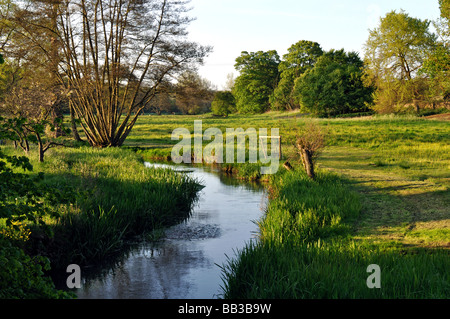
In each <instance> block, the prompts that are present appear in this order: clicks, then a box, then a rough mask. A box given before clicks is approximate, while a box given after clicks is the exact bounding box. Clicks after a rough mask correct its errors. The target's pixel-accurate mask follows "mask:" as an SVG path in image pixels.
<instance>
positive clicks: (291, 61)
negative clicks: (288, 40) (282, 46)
mask: <svg viewBox="0 0 450 319" xmlns="http://www.w3.org/2000/svg"><path fill="white" fill-rule="evenodd" d="M322 54H323V51H322V48H321V47H320V45H319V44H318V43H316V42H312V41H305V40H303V41H299V42H297V43H296V44H293V45H292V46H291V47H290V48H289V49H288V53H287V54H285V55H284V56H283V61H281V63H280V65H279V68H278V69H279V73H280V82H279V83H278V86H277V87H276V88H275V90H274V92H273V95H272V96H271V108H272V109H273V110H284V109H287V110H292V109H295V108H298V105H297V103H296V101H295V98H294V94H293V88H294V83H295V80H296V79H297V78H299V77H300V76H301V75H302V74H304V73H305V72H306V71H307V70H309V69H311V68H312V67H314V64H315V63H316V61H317V59H318V58H319V57H320V56H321V55H322Z"/></svg>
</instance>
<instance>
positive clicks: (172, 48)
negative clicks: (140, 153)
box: [14, 0, 211, 147]
mask: <svg viewBox="0 0 450 319" xmlns="http://www.w3.org/2000/svg"><path fill="white" fill-rule="evenodd" d="M45 2H46V3H36V5H35V6H34V7H25V8H21V10H17V14H16V17H17V19H16V21H18V22H19V24H18V26H19V28H18V29H17V30H16V31H15V32H14V34H15V36H16V37H17V38H24V39H26V41H27V42H28V43H30V46H29V47H32V48H37V49H38V50H37V51H39V56H40V58H41V60H42V61H43V62H44V63H45V64H48V65H52V64H54V63H55V52H54V50H53V47H52V45H51V43H49V41H48V37H44V36H41V35H43V34H51V35H52V36H53V38H54V39H55V41H56V42H57V43H58V47H59V48H60V52H59V54H60V55H59V59H58V61H57V67H55V68H53V70H54V73H56V74H55V76H56V77H57V79H58V81H59V83H60V84H61V85H62V86H63V87H64V88H65V89H66V90H67V92H68V96H70V102H71V106H72V107H73V111H74V113H75V114H76V116H77V117H78V118H79V119H80V120H81V126H82V128H83V130H84V133H85V135H86V137H87V139H88V141H89V143H90V144H91V145H93V146H98V147H107V146H121V145H122V144H123V142H124V141H125V139H126V137H127V136H128V134H129V133H130V131H131V129H132V128H133V126H134V124H135V123H136V120H137V118H138V116H139V114H140V113H141V111H142V110H143V109H144V108H145V107H146V106H147V105H148V104H149V103H150V102H151V101H152V99H153V98H154V97H155V96H156V94H157V93H158V88H159V86H160V85H161V84H162V83H164V82H165V81H167V80H168V79H169V78H170V77H173V76H176V75H177V74H179V73H181V72H182V71H184V70H186V69H191V68H193V67H194V66H195V65H196V64H198V63H201V62H202V61H203V58H204V57H205V56H206V55H207V54H208V53H209V52H210V51H211V48H210V47H204V46H200V45H198V44H196V43H192V42H189V41H187V40H186V35H187V32H186V26H187V25H188V24H189V23H190V22H191V21H192V19H190V18H189V17H187V16H186V13H187V12H188V8H187V7H186V5H187V4H188V2H189V1H183V0H148V1H142V0H61V1H50V0H49V1H45ZM47 2H48V3H47ZM55 2H56V3H57V5H55V6H51V8H52V9H56V11H55V12H54V13H56V17H57V19H56V21H57V24H56V28H50V27H49V25H48V24H47V23H41V21H45V19H44V18H46V17H48V14H47V13H46V10H44V9H43V6H48V5H51V4H54V3H55ZM39 5H40V6H39ZM31 9H33V10H31ZM23 12H26V13H27V14H23ZM21 14H22V16H23V17H24V18H20V17H21ZM25 17H26V18H25ZM44 41H45V42H44ZM37 51H35V52H37Z"/></svg>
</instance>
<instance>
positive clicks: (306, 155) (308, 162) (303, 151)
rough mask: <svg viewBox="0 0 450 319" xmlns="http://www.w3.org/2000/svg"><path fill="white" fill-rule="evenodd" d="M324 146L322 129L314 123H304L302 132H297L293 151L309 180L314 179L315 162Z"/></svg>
mask: <svg viewBox="0 0 450 319" xmlns="http://www.w3.org/2000/svg"><path fill="white" fill-rule="evenodd" d="M324 146H325V133H324V131H323V129H322V128H321V127H320V126H319V125H318V124H316V123H314V122H309V123H306V125H305V127H304V128H303V130H299V132H298V134H297V136H296V140H295V143H294V147H295V150H296V152H297V154H298V155H300V158H301V160H302V163H303V167H304V168H305V171H306V174H307V175H308V177H309V178H311V179H315V178H316V173H315V170H314V164H315V161H316V159H317V157H318V155H319V153H320V151H321V150H322V149H323V148H324Z"/></svg>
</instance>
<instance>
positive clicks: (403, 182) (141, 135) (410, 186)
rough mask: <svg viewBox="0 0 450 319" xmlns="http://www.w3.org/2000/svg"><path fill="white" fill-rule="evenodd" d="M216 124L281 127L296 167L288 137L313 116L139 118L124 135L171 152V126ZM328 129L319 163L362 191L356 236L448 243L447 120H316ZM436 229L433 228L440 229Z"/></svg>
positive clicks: (152, 149) (159, 152)
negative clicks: (361, 208)
mask: <svg viewBox="0 0 450 319" xmlns="http://www.w3.org/2000/svg"><path fill="white" fill-rule="evenodd" d="M199 119H201V120H202V121H203V130H205V129H206V128H208V127H217V128H219V129H221V130H222V131H223V132H225V131H226V128H228V127H230V128H236V127H242V128H244V129H247V128H249V127H254V128H257V129H258V128H269V129H270V128H279V129H280V135H281V136H282V147H283V156H284V160H288V161H290V163H291V164H292V165H293V166H294V167H295V166H297V167H298V168H299V170H301V168H300V163H299V161H298V158H297V157H296V156H295V152H294V148H293V146H292V141H293V139H294V138H295V134H296V132H297V128H298V127H301V126H302V125H304V124H305V122H307V121H310V119H307V118H304V117H302V116H301V114H299V113H282V112H280V113H276V112H272V113H267V114H263V115H254V116H243V115H233V116H231V117H230V118H226V119H222V118H215V117H211V116H208V115H205V116H144V117H141V118H140V120H139V121H138V123H137V124H136V126H135V129H134V131H133V133H132V134H131V135H130V137H129V138H128V140H127V141H126V145H127V146H138V147H142V148H148V150H146V151H143V152H142V153H143V154H144V156H145V155H146V156H149V157H152V156H154V157H158V156H160V157H164V156H163V155H169V154H170V150H171V145H173V144H175V143H177V141H171V140H170V137H171V133H172V131H173V129H174V128H177V127H186V128H188V129H189V130H190V131H191V132H192V131H193V123H194V120H199ZM314 121H317V122H318V123H319V124H320V125H321V126H323V127H324V128H325V130H326V132H327V138H326V140H327V146H326V148H325V149H324V151H323V152H322V154H321V155H320V157H319V158H318V160H317V167H318V168H319V169H321V170H323V171H327V172H334V173H336V174H338V175H339V176H341V177H344V178H346V179H348V181H349V183H350V184H351V185H352V187H353V188H354V189H355V190H356V191H357V192H358V193H359V194H361V201H362V203H363V207H364V208H363V212H364V214H363V217H362V219H361V220H360V221H359V222H358V223H357V229H358V235H359V236H361V237H364V238H367V239H373V240H383V241H384V240H386V241H389V240H395V241H399V242H401V243H403V244H412V245H419V246H437V247H448V246H449V245H450V240H449V238H450V236H449V235H450V234H449V232H448V231H449V228H450V211H449V210H448V207H449V206H450V205H449V200H450V199H449V191H448V189H449V186H450V144H449V143H448V141H449V140H450V123H449V122H448V121H439V120H428V119H424V118H417V117H413V116H406V117H405V116H403V117H399V116H374V117H361V118H354V119H315V120H314ZM436 229H437V230H439V231H437V230H436Z"/></svg>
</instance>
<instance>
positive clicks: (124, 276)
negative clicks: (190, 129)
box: [76, 163, 266, 299]
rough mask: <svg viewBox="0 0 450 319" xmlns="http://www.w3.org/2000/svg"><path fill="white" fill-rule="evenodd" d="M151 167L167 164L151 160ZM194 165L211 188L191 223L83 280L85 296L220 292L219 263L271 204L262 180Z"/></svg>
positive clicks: (191, 170)
mask: <svg viewBox="0 0 450 319" xmlns="http://www.w3.org/2000/svg"><path fill="white" fill-rule="evenodd" d="M146 165H147V166H167V165H161V164H150V163H146ZM171 167H172V168H173V169H178V170H179V169H182V170H188V172H184V173H183V174H191V175H192V176H193V177H194V178H196V179H198V180H199V181H200V182H201V184H202V185H204V186H205V187H204V188H203V190H202V191H201V193H200V197H199V200H198V202H197V203H196V205H195V207H194V208H193V211H192V215H191V217H190V218H189V219H188V220H186V221H185V222H183V223H181V224H179V225H176V226H173V227H171V228H169V229H168V230H167V231H166V232H165V236H164V238H163V239H162V240H161V241H158V242H157V243H152V244H150V243H147V244H141V245H139V246H138V247H137V248H135V249H133V250H132V251H131V252H129V253H128V254H127V256H126V258H124V259H123V260H122V261H121V262H119V263H118V264H117V265H116V266H115V268H114V269H111V270H110V271H108V272H107V273H106V274H103V275H102V276H101V277H98V278H94V279H89V280H83V283H82V287H81V288H80V289H77V291H76V294H77V296H78V298H79V299H166V298H167V299H212V298H217V297H219V296H220V293H221V289H220V286H221V285H222V284H223V283H222V272H221V269H220V267H219V265H220V266H221V265H223V264H225V263H226V261H227V258H233V257H235V253H236V250H237V249H241V248H243V247H244V246H245V244H246V243H248V242H249V241H250V240H254V238H255V236H256V234H257V229H258V227H257V225H256V223H255V222H256V221H258V220H259V219H260V218H261V217H262V214H263V211H264V207H265V205H266V195H265V193H264V189H263V188H262V187H261V186H260V185H252V184H249V183H243V182H239V181H236V180H235V179H233V178H230V177H227V176H226V175H223V174H220V173H219V172H215V171H214V170H213V169H212V168H204V167H191V166H189V167H180V166H171Z"/></svg>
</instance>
